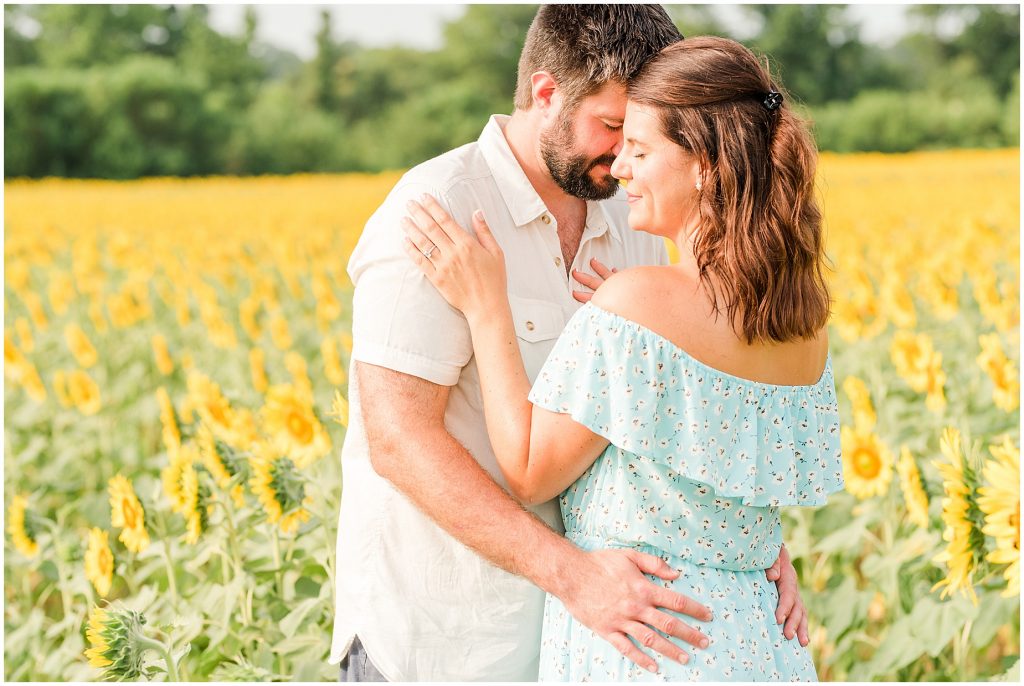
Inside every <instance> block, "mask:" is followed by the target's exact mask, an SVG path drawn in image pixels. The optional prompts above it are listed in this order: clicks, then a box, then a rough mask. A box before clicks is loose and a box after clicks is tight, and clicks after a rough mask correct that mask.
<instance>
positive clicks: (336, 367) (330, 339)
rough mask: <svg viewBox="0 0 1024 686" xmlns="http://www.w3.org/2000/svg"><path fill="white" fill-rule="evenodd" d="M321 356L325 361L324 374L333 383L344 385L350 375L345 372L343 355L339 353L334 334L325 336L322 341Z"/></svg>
mask: <svg viewBox="0 0 1024 686" xmlns="http://www.w3.org/2000/svg"><path fill="white" fill-rule="evenodd" d="M320 357H321V358H322V359H323V361H324V374H325V375H326V376H327V380H328V381H330V382H331V385H334V386H341V385H343V384H344V383H345V382H346V381H347V380H348V375H347V374H346V373H345V366H344V365H343V364H342V363H341V355H339V354H338V346H337V345H336V344H335V341H334V336H331V335H327V336H324V337H323V340H321V341H320Z"/></svg>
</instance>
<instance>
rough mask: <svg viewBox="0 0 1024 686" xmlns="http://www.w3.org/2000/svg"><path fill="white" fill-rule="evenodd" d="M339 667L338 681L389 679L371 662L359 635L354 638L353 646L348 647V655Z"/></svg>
mask: <svg viewBox="0 0 1024 686" xmlns="http://www.w3.org/2000/svg"><path fill="white" fill-rule="evenodd" d="M338 667H339V668H340V673H339V675H338V681H387V679H385V678H384V675H383V674H381V673H380V672H379V671H377V668H376V667H374V666H373V663H372V662H370V656H369V655H367V654H366V650H364V649H363V643H362V641H360V640H359V637H358V636H356V637H355V638H353V639H352V647H350V648H349V649H348V655H346V656H345V657H343V658H342V659H341V663H340V664H339V665H338Z"/></svg>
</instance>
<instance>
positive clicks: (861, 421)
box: [843, 376, 876, 431]
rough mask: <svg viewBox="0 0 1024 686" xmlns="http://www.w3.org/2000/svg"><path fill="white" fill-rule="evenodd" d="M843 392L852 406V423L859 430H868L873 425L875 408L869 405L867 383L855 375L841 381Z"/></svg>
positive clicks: (869, 396)
mask: <svg viewBox="0 0 1024 686" xmlns="http://www.w3.org/2000/svg"><path fill="white" fill-rule="evenodd" d="M843 392H844V393H846V397H847V398H849V399H850V404H851V405H852V406H853V424H854V426H856V427H857V428H858V429H860V430H861V431H870V430H871V429H873V428H874V426H875V419H876V417H875V408H874V407H873V406H872V405H871V394H870V393H869V392H868V387H867V385H866V384H865V383H864V382H863V381H862V380H860V379H859V378H857V377H856V376H848V377H846V379H845V380H844V381H843Z"/></svg>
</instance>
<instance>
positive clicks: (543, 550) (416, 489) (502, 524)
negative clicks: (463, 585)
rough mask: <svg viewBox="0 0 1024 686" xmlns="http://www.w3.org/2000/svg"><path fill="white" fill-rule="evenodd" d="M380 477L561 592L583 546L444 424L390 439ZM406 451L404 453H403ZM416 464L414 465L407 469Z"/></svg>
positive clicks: (503, 560) (490, 556)
mask: <svg viewBox="0 0 1024 686" xmlns="http://www.w3.org/2000/svg"><path fill="white" fill-rule="evenodd" d="M386 449H387V450H388V451H389V452H390V453H392V454H389V455H387V456H386V457H385V456H380V457H382V458H384V459H379V458H378V459H375V460H374V466H375V467H377V466H378V465H379V464H384V465H388V467H386V468H384V469H380V468H378V471H383V473H382V476H384V477H385V478H387V479H388V480H389V481H391V483H393V484H394V485H395V487H396V488H397V489H398V490H399V491H401V492H402V493H404V494H405V495H406V496H407V497H408V498H409V499H410V500H412V502H413V503H414V504H415V505H416V506H417V507H418V508H419V509H420V510H422V511H423V512H424V513H425V514H426V515H427V516H429V517H430V518H431V519H432V520H434V522H436V523H437V524H438V526H440V527H441V528H442V529H444V530H445V531H447V532H448V533H449V534H451V535H452V536H453V537H454V538H455V539H457V540H458V541H460V542H462V543H463V544H464V545H466V546H467V547H469V548H471V549H472V550H474V551H476V552H477V553H478V554H480V555H481V556H482V557H484V558H485V559H487V560H488V561H490V562H491V563H493V564H495V565H497V566H498V567H501V568H502V569H504V570H506V571H508V572H511V573H513V574H518V575H520V576H524V577H526V578H528V579H529V580H530V581H532V582H533V583H534V584H536V585H537V586H539V587H540V588H542V589H544V590H545V591H548V592H550V593H554V594H556V595H558V594H559V593H561V592H562V591H563V590H564V589H563V583H564V581H565V579H566V578H567V577H568V576H569V575H566V574H563V573H562V570H563V569H565V568H567V567H570V566H571V565H572V559H573V556H574V554H575V553H578V552H579V551H578V549H577V548H576V547H575V546H574V545H572V543H570V542H569V541H568V540H566V539H565V538H564V537H563V536H561V535H559V534H558V533H556V532H555V531H553V530H552V529H551V528H550V527H549V526H547V525H546V524H544V522H542V521H541V520H540V519H539V518H538V517H536V516H535V515H534V514H532V513H531V512H529V511H527V510H525V509H524V508H523V507H522V506H521V505H520V504H519V503H518V502H516V500H515V499H513V498H512V497H511V496H510V495H509V494H508V493H506V492H505V490H504V489H503V488H501V486H499V485H498V484H497V483H496V482H495V481H494V479H492V478H491V476H490V474H488V473H487V472H486V471H485V470H484V469H483V468H482V467H481V466H480V465H479V463H477V461H476V460H475V459H473V456H472V455H470V454H469V452H468V451H467V450H466V449H465V448H464V447H463V446H462V445H461V444H460V443H459V442H458V441H457V440H455V438H453V437H452V436H451V434H449V433H448V432H447V431H445V430H444V429H443V427H438V428H437V429H436V430H431V431H430V432H429V433H428V432H421V433H419V434H417V436H416V437H415V439H414V440H408V441H405V442H403V443H401V444H398V445H395V444H392V445H390V446H388V447H387V448H386ZM402 453H405V454H402ZM409 465H415V469H409V468H408V466H409Z"/></svg>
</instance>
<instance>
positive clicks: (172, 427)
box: [156, 386, 181, 455]
mask: <svg viewBox="0 0 1024 686" xmlns="http://www.w3.org/2000/svg"><path fill="white" fill-rule="evenodd" d="M156 399H157V402H158V403H159V404H160V426H161V427H162V428H161V429H160V436H161V438H162V439H163V442H164V447H165V448H167V453H168V454H169V455H173V454H174V453H175V452H177V450H178V448H180V447H181V432H180V431H179V430H178V419H177V415H175V413H174V404H173V403H172V402H171V396H170V395H168V394H167V389H166V388H164V387H163V386H161V387H160V388H158V389H156Z"/></svg>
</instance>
